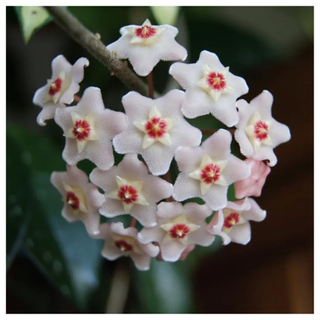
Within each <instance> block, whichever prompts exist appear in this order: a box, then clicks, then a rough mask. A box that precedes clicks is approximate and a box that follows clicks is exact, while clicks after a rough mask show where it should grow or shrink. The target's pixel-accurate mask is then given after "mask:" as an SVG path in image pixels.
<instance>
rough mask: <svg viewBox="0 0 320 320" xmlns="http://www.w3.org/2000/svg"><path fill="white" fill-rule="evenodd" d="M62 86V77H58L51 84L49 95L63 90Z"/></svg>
mask: <svg viewBox="0 0 320 320" xmlns="http://www.w3.org/2000/svg"><path fill="white" fill-rule="evenodd" d="M61 86H62V79H61V78H57V79H56V80H54V81H53V82H52V83H51V85H50V88H49V95H50V96H54V95H55V94H56V93H58V92H59V91H60V90H61Z"/></svg>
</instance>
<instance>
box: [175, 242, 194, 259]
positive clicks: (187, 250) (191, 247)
mask: <svg viewBox="0 0 320 320" xmlns="http://www.w3.org/2000/svg"><path fill="white" fill-rule="evenodd" d="M195 247H196V246H195V245H194V244H189V245H188V246H187V247H186V248H185V249H184V251H183V252H182V254H181V256H180V259H179V260H181V261H184V260H186V258H187V257H188V255H189V253H191V252H192V251H193V250H194V249H195Z"/></svg>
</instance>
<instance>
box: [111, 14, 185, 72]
mask: <svg viewBox="0 0 320 320" xmlns="http://www.w3.org/2000/svg"><path fill="white" fill-rule="evenodd" d="M120 33H121V38H119V39H118V40H117V41H115V42H113V43H111V44H109V45H108V46H107V49H108V50H110V51H113V52H115V53H116V55H117V57H118V58H119V59H129V60H130V62H131V64H132V66H133V69H134V71H135V72H136V73H137V74H138V75H140V76H147V75H148V74H149V73H150V72H151V71H152V69H153V68H154V66H155V65H156V64H157V63H158V62H159V60H169V61H176V60H182V61H183V60H185V59H186V57H187V51H186V49H185V48H184V47H182V46H181V45H180V44H178V43H177V42H176V41H175V40H174V38H175V37H176V35H177V34H178V29H177V28H175V27H172V26H170V25H167V24H164V25H161V26H154V25H151V23H150V21H149V20H148V19H147V20H146V21H145V22H144V23H143V25H142V26H137V25H129V26H126V27H122V28H121V29H120Z"/></svg>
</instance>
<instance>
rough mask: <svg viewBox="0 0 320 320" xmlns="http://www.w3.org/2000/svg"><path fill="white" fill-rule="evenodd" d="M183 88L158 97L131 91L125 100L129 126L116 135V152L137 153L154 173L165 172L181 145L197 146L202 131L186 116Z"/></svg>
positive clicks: (160, 173)
mask: <svg viewBox="0 0 320 320" xmlns="http://www.w3.org/2000/svg"><path fill="white" fill-rule="evenodd" d="M183 99H184V92H182V91H180V90H172V91H170V92H168V93H167V94H166V95H165V96H163V97H161V98H158V99H155V100H153V99H150V98H146V97H143V96H142V95H140V94H139V93H137V92H133V91H132V92H129V93H128V94H127V95H125V96H124V97H123V99H122V103H123V106H124V109H125V111H126V114H127V116H128V119H129V125H128V127H127V128H126V129H125V130H124V131H123V132H121V133H120V134H119V135H117V136H116V137H115V138H114V139H113V145H114V148H115V150H116V152H118V153H121V154H124V153H138V154H141V155H142V157H143V159H144V160H145V161H146V163H147V165H148V168H149V170H150V172H151V173H152V174H154V175H162V174H165V173H166V172H167V171H168V170H169V167H170V164H171V161H172V159H173V156H174V152H175V150H176V149H177V148H178V147H179V146H198V145H199V144H200V142H201V137H202V134H201V131H200V130H199V129H197V128H195V127H193V126H191V125H190V124H189V123H188V122H187V121H186V120H184V118H183V115H182V113H181V105H182V102H183Z"/></svg>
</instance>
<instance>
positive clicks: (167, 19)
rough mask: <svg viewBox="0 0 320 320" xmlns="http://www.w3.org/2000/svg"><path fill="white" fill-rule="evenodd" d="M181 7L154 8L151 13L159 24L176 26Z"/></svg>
mask: <svg viewBox="0 0 320 320" xmlns="http://www.w3.org/2000/svg"><path fill="white" fill-rule="evenodd" d="M179 10H180V7H177V6H169V7H167V6H161V7H159V6H152V7H151V11H152V13H153V15H154V17H155V18H156V20H157V22H158V23H159V24H170V25H172V26H174V25H175V24H176V22H177V19H178V15H179Z"/></svg>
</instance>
